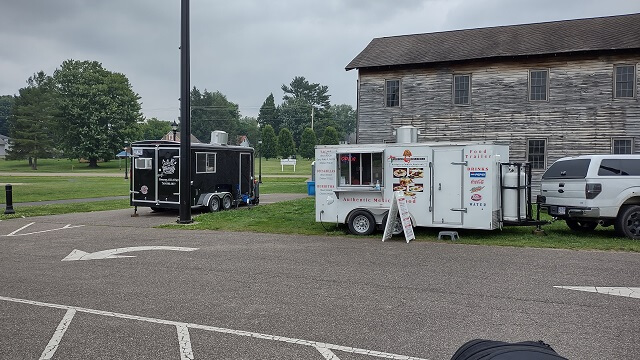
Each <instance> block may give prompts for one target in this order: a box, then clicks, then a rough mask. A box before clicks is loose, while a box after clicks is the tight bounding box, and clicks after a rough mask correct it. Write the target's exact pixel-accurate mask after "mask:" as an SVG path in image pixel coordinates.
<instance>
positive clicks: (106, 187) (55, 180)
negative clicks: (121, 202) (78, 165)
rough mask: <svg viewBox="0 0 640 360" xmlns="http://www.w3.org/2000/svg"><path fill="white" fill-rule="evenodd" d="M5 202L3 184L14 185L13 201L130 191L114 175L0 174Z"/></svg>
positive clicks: (122, 179)
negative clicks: (52, 175) (51, 175)
mask: <svg viewBox="0 0 640 360" xmlns="http://www.w3.org/2000/svg"><path fill="white" fill-rule="evenodd" d="M0 184H2V185H3V187H2V195H1V196H0V203H1V204H4V203H5V199H6V196H5V194H4V185H5V184H11V185H12V187H13V191H12V195H13V202H14V203H20V202H32V201H44V200H65V199H84V198H97V197H105V196H123V195H128V194H129V181H128V180H125V179H124V178H119V177H118V178H114V177H93V176H91V177H84V176H83V177H59V176H54V177H49V176H46V177H45V176H0Z"/></svg>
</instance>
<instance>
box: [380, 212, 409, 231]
mask: <svg viewBox="0 0 640 360" xmlns="http://www.w3.org/2000/svg"><path fill="white" fill-rule="evenodd" d="M388 218H389V213H387V214H386V215H385V216H384V218H382V229H384V228H385V227H386V226H387V219H388ZM403 232H404V228H403V227H402V220H400V214H399V213H398V215H397V216H396V223H395V226H394V227H393V229H391V234H392V235H400V234H402V233H403Z"/></svg>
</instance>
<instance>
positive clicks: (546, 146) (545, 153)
mask: <svg viewBox="0 0 640 360" xmlns="http://www.w3.org/2000/svg"><path fill="white" fill-rule="evenodd" d="M531 141H543V142H544V153H543V154H541V155H542V156H543V157H544V160H543V164H542V167H534V166H533V162H532V161H530V158H529V156H531V155H540V154H531V152H530V150H531V144H530V143H531ZM548 148H549V141H548V140H547V139H546V138H530V139H527V162H529V163H531V168H532V169H546V168H547V158H548V156H547V151H548Z"/></svg>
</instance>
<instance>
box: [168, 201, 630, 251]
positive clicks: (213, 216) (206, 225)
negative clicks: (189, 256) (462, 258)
mask: <svg viewBox="0 0 640 360" xmlns="http://www.w3.org/2000/svg"><path fill="white" fill-rule="evenodd" d="M545 218H546V219H547V220H549V219H550V218H549V217H548V216H546V215H545ZM163 227H167V228H178V229H194V230H198V229H199V230H225V231H255V232H266V233H281V234H300V235H336V236H346V237H350V238H362V237H359V236H354V235H348V229H347V227H346V226H345V225H336V224H332V223H325V224H321V223H317V222H316V221H315V210H314V198H311V197H310V198H304V199H299V200H293V201H286V202H282V203H277V204H268V205H260V206H256V207H252V208H241V209H238V210H236V211H222V212H217V213H204V214H201V215H199V216H197V217H196V218H195V223H194V224H191V225H173V224H171V225H165V226H163ZM543 229H544V230H545V233H546V234H547V235H546V236H539V235H534V234H533V230H534V227H532V226H526V227H516V226H512V227H506V228H504V229H503V230H494V231H487V230H466V229H460V230H457V231H458V233H459V235H460V240H458V241H456V243H459V244H476V245H498V246H516V247H537V248H557V249H581V250H617V251H631V252H640V241H635V240H630V239H627V238H622V237H617V236H615V234H614V231H613V228H611V227H609V228H600V227H599V228H598V229H596V231H593V232H591V233H584V234H583V233H576V232H574V231H572V230H570V229H569V228H568V227H567V226H566V224H565V223H564V221H556V222H553V223H551V224H549V225H545V226H544V227H543ZM440 230H441V229H436V228H416V229H415V234H416V241H431V242H438V240H437V239H438V232H439V231H440ZM366 238H367V239H370V240H371V241H382V232H380V231H379V232H376V233H374V235H371V236H368V237H366ZM390 241H404V236H403V235H399V236H395V237H393V238H392V239H391V240H390ZM439 242H451V241H450V240H440V241H439Z"/></svg>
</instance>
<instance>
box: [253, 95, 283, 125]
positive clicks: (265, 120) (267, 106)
mask: <svg viewBox="0 0 640 360" xmlns="http://www.w3.org/2000/svg"><path fill="white" fill-rule="evenodd" d="M258 124H260V127H261V128H263V127H265V125H271V126H272V127H273V131H276V132H278V131H280V118H279V116H278V112H277V110H276V103H275V99H274V98H273V94H269V96H267V98H266V99H265V101H264V102H263V103H262V106H260V112H259V113H258Z"/></svg>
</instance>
